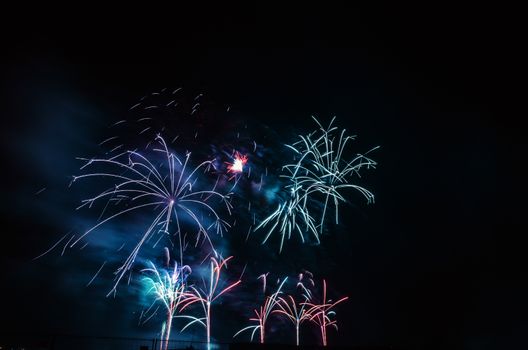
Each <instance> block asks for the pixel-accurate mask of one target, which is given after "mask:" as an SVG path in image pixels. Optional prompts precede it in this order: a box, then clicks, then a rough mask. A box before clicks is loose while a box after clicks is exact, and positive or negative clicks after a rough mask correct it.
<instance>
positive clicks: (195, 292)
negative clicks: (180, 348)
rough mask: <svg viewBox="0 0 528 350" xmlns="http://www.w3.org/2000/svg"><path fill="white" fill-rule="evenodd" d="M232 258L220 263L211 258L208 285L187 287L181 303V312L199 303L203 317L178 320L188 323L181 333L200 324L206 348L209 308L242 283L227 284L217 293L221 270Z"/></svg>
mask: <svg viewBox="0 0 528 350" xmlns="http://www.w3.org/2000/svg"><path fill="white" fill-rule="evenodd" d="M232 258H233V257H232V256H230V257H228V258H226V259H222V260H221V261H220V263H219V262H218V261H217V260H216V259H215V258H213V257H212V258H211V263H210V274H209V285H208V286H207V285H206V283H205V281H204V288H196V287H194V286H189V289H188V294H187V296H186V298H185V301H184V302H183V305H182V307H181V310H180V311H183V310H184V309H186V308H187V307H189V306H190V305H192V304H195V303H199V304H200V306H201V307H202V311H203V317H194V316H190V315H180V316H177V317H179V318H186V319H189V320H190V321H189V322H188V323H187V324H186V325H185V326H184V327H183V328H182V330H181V331H182V332H183V331H184V330H185V329H186V328H188V327H190V326H191V325H193V324H200V325H202V326H204V327H205V329H206V333H207V348H208V349H209V348H210V344H211V306H212V304H213V303H214V302H215V301H216V300H217V299H218V298H219V297H220V296H222V295H223V294H225V293H227V292H229V291H230V290H231V289H233V288H235V287H236V286H237V285H239V284H240V283H241V282H242V281H241V280H240V279H239V280H237V281H236V282H234V283H231V284H229V285H228V286H227V287H225V288H223V289H222V290H221V291H219V292H217V289H218V284H219V282H220V277H221V273H222V269H223V268H224V267H227V262H228V261H229V260H231V259H232Z"/></svg>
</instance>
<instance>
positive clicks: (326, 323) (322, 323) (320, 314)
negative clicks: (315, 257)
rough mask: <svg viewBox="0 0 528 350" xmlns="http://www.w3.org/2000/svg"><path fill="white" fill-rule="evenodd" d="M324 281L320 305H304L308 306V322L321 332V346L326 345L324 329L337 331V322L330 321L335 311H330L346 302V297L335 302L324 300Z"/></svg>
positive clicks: (324, 282)
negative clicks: (328, 328)
mask: <svg viewBox="0 0 528 350" xmlns="http://www.w3.org/2000/svg"><path fill="white" fill-rule="evenodd" d="M326 296H327V295H326V281H325V280H323V299H322V300H321V303H320V304H315V303H311V302H305V303H304V304H305V305H306V306H308V311H307V313H308V314H309V315H310V321H312V322H314V323H315V324H317V325H318V326H319V330H320V332H321V341H322V343H323V346H326V345H327V338H326V329H327V327H330V326H332V327H334V328H335V329H336V330H337V321H336V320H335V319H332V317H334V316H335V311H333V310H332V309H333V308H334V307H335V306H336V305H337V304H339V303H342V302H343V301H345V300H347V299H348V297H344V298H341V299H339V300H337V301H335V302H332V300H327V299H326Z"/></svg>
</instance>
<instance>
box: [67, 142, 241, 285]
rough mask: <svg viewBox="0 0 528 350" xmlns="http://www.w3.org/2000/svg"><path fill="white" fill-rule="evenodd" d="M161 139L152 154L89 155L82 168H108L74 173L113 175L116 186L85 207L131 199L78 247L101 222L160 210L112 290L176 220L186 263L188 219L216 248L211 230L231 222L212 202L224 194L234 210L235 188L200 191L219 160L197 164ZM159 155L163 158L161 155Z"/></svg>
mask: <svg viewBox="0 0 528 350" xmlns="http://www.w3.org/2000/svg"><path fill="white" fill-rule="evenodd" d="M155 141H156V142H155V145H154V146H153V148H152V149H150V150H151V151H152V153H151V154H148V155H143V154H141V153H139V152H138V151H126V152H122V153H120V154H117V155H115V156H112V157H111V158H100V159H99V158H95V159H89V160H87V162H86V164H85V165H83V166H82V167H81V170H84V169H86V168H88V167H90V166H95V165H96V164H99V165H101V166H103V167H104V168H103V170H100V171H96V172H93V173H87V174H83V175H79V176H75V177H74V178H73V181H77V180H80V179H84V178H88V177H98V178H108V179H111V180H112V181H113V182H114V183H113V185H112V186H111V187H110V188H108V189H106V190H104V191H103V192H101V193H99V194H97V195H96V196H95V197H92V198H90V199H86V200H83V203H82V205H81V206H79V208H81V207H92V205H94V203H95V202H98V201H105V200H106V201H107V205H108V203H110V202H115V204H116V205H119V204H121V203H126V207H125V208H124V209H122V210H119V211H118V212H117V213H115V214H112V215H108V216H106V217H104V218H103V216H104V210H103V213H101V218H102V219H101V221H99V222H98V223H97V224H96V225H95V226H93V227H92V228H90V229H89V230H87V231H86V232H85V233H84V234H82V235H81V236H80V237H78V238H77V240H75V241H74V242H73V243H72V244H71V245H70V247H73V246H74V245H75V244H76V243H78V242H79V241H80V240H81V239H82V238H84V237H85V236H86V235H88V234H89V233H90V232H92V231H94V230H95V229H97V228H98V227H100V226H101V225H103V224H105V223H106V222H108V221H110V220H112V219H115V218H117V217H120V216H122V215H124V214H128V213H131V212H138V211H140V210H145V209H149V208H150V209H152V211H154V213H155V214H153V216H154V219H153V220H152V221H151V223H150V225H149V227H148V229H147V230H146V231H145V232H144V233H143V234H142V236H141V239H140V240H139V242H137V244H136V245H135V247H134V249H133V250H132V251H131V253H130V254H129V256H128V257H127V259H126V260H125V261H124V262H123V264H122V265H121V266H120V267H119V268H118V269H117V271H116V272H115V274H116V281H115V284H114V286H113V288H112V290H111V291H110V292H109V293H108V295H110V293H112V292H115V291H116V287H117V285H118V284H119V281H120V280H121V279H122V278H123V276H124V275H125V273H126V272H127V271H129V270H130V269H131V267H132V266H133V264H134V262H135V260H136V257H137V255H138V253H139V251H140V249H141V247H142V245H143V244H144V243H145V242H146V241H147V240H148V239H149V238H150V237H151V236H152V235H154V234H155V233H161V234H163V233H164V234H169V230H170V229H171V227H170V224H171V223H173V222H174V223H175V231H174V232H173V234H174V235H176V236H178V240H179V248H180V265H182V263H183V249H184V248H183V247H184V244H183V242H182V230H181V222H182V220H183V219H187V220H189V219H190V222H191V223H192V224H194V226H195V227H196V228H197V235H196V245H198V243H199V241H200V239H201V238H203V240H204V241H207V242H208V243H209V244H210V246H211V249H212V250H213V252H215V251H214V246H213V244H212V242H211V239H210V237H209V230H210V229H211V228H213V229H214V230H215V231H216V233H218V234H222V233H223V232H224V231H225V230H227V228H228V227H229V224H228V223H227V222H226V221H225V220H223V219H222V218H221V217H220V215H219V214H218V213H217V211H216V210H215V208H214V205H213V204H212V203H211V201H212V199H213V198H216V199H218V200H219V202H221V203H222V205H223V206H225V207H226V208H227V211H228V212H229V214H231V211H230V208H231V206H230V203H229V201H228V200H229V193H228V194H221V193H219V192H218V191H217V190H216V185H214V186H212V188H211V189H208V190H195V184H196V182H197V181H198V176H199V175H200V174H202V173H207V172H209V171H210V169H211V167H212V163H213V161H203V162H201V163H200V164H198V166H196V167H194V168H191V167H190V157H191V153H190V152H187V153H186V155H185V159H183V161H182V160H181V159H180V158H179V157H178V156H176V155H175V154H174V153H172V152H170V151H169V149H168V147H167V144H166V143H165V140H164V139H163V137H161V136H160V135H158V136H157V137H156V139H155ZM156 155H157V156H158V157H155V156H156ZM159 155H161V159H162V163H161V164H160V165H159V166H156V165H155V164H157V162H158V159H159ZM79 208H77V209H79ZM105 209H106V206H105ZM152 211H151V212H152ZM204 216H206V217H210V218H212V223H211V224H207V223H206V222H205V221H204V219H203V218H204ZM160 238H161V237H160Z"/></svg>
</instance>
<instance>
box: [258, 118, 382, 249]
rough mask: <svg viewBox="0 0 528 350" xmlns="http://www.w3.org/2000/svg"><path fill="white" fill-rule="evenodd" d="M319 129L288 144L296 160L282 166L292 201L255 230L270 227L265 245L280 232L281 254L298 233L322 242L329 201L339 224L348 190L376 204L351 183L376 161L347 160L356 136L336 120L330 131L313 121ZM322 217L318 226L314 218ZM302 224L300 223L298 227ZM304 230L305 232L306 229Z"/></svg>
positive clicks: (283, 203) (364, 155)
mask: <svg viewBox="0 0 528 350" xmlns="http://www.w3.org/2000/svg"><path fill="white" fill-rule="evenodd" d="M313 119H314V120H315V122H316V123H317V125H318V126H319V129H317V130H316V131H314V132H312V133H310V134H308V135H306V136H302V135H301V136H299V137H300V140H299V141H297V142H295V143H293V144H291V145H286V146H287V147H288V148H289V149H290V150H292V151H293V152H294V154H295V157H296V161H295V162H294V163H291V164H286V165H284V166H283V168H282V169H283V171H284V172H285V174H283V175H281V177H283V178H285V179H286V181H287V184H286V185H285V186H284V189H283V190H284V192H285V193H289V199H288V200H286V201H283V202H281V203H280V204H279V206H278V208H277V210H275V211H274V212H273V213H272V214H270V215H269V216H268V217H266V218H265V219H264V220H262V221H261V222H260V224H259V225H258V226H257V227H256V228H255V230H257V229H259V228H262V227H265V226H267V225H271V228H270V229H269V231H268V233H267V235H266V236H265V238H264V240H263V243H265V242H266V241H267V240H268V238H269V237H270V235H271V234H272V233H273V232H274V231H275V230H277V231H278V232H279V234H280V235H281V240H280V248H279V250H280V251H282V248H283V243H284V240H285V238H286V237H287V238H288V239H289V238H290V237H291V234H292V232H293V231H297V232H298V233H299V235H300V237H301V240H302V241H303V242H304V241H305V237H304V233H305V232H310V233H311V234H312V235H313V237H314V238H315V240H316V242H317V243H319V240H320V238H319V236H320V234H321V233H322V232H323V227H324V222H325V218H326V214H327V211H328V206H329V202H330V201H331V202H333V203H334V209H335V222H336V224H337V223H338V222H339V219H338V218H339V216H338V206H339V203H340V202H345V201H346V197H345V196H344V194H343V193H342V192H343V191H344V190H346V189H349V188H351V189H355V190H357V191H359V193H360V194H361V195H362V196H363V197H365V199H366V200H367V203H371V202H373V201H374V195H373V194H372V192H370V191H369V190H367V189H366V188H364V187H362V186H359V185H356V184H353V183H350V179H351V177H352V176H353V175H354V174H355V175H357V176H358V177H359V176H360V170H361V169H363V168H367V169H369V168H371V167H372V168H373V167H375V165H376V162H375V161H373V160H372V159H370V158H368V157H366V154H368V153H369V152H371V151H373V150H374V149H376V148H377V147H375V148H373V149H371V150H370V151H368V152H367V153H365V154H357V155H356V156H355V157H353V158H352V159H351V160H344V159H343V156H344V153H345V152H344V151H345V147H346V146H347V144H348V142H349V141H350V140H353V139H354V136H346V135H345V132H346V130H345V129H343V130H341V131H340V132H339V131H338V128H337V127H335V126H333V123H334V120H335V117H334V118H333V119H332V121H331V122H330V124H329V125H328V127H327V128H324V127H323V126H322V125H321V124H320V123H319V122H318V121H317V119H315V118H313ZM315 203H322V212H321V213H319V211H318V209H317V205H315ZM316 213H317V214H320V219H319V220H318V222H319V223H318V224H316V221H315V219H314V217H315V216H316ZM299 221H301V224H299ZM303 228H304V230H303Z"/></svg>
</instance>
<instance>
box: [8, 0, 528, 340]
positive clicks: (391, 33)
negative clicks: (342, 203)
mask: <svg viewBox="0 0 528 350" xmlns="http://www.w3.org/2000/svg"><path fill="white" fill-rule="evenodd" d="M224 10H226V9H224ZM227 10H233V11H227V14H225V15H220V13H217V14H214V13H213V12H214V11H212V13H211V14H207V15H206V14H204V13H202V12H195V11H190V10H189V11H188V12H184V11H180V12H176V13H175V14H174V18H171V16H168V17H169V18H167V17H165V16H161V15H160V14H159V12H154V13H153V14H151V13H150V12H149V13H145V14H143V15H142V16H140V17H128V16H125V15H124V14H122V15H121V16H117V17H116V16H113V15H110V14H107V15H101V17H100V18H99V17H92V16H87V18H86V19H83V20H81V19H80V18H77V17H69V18H68V19H66V20H64V19H62V20H61V21H52V20H49V21H48V20H46V18H42V17H41V18H39V19H34V20H33V19H26V20H27V22H26V21H23V20H21V21H14V22H15V23H14V24H12V25H10V24H4V25H3V28H2V30H3V31H4V36H5V39H6V40H5V43H4V44H3V45H5V46H6V48H7V50H6V51H5V53H4V57H3V60H2V61H3V64H2V77H3V78H2V99H3V100H4V102H3V103H2V123H3V127H2V143H3V144H2V169H3V170H2V173H1V176H2V183H3V184H4V189H3V191H2V197H3V200H2V201H1V203H2V222H3V224H2V228H3V230H2V231H3V232H2V235H1V237H2V238H1V239H2V241H1V245H0V249H1V263H2V264H1V266H2V267H1V269H0V270H1V271H2V272H1V275H0V277H1V278H0V280H1V281H2V295H3V298H2V301H3V305H2V315H3V316H2V332H8V333H9V332H16V333H24V334H27V333H38V334H49V333H65V334H83V335H115V336H130V337H134V336H141V337H143V336H146V337H149V336H150V335H149V334H152V333H153V332H155V331H156V329H157V325H155V326H150V327H147V328H146V329H143V330H142V331H141V332H139V331H138V330H137V329H138V328H137V327H135V322H136V320H137V315H132V314H131V312H137V311H138V309H137V308H134V306H130V305H125V304H126V303H125V301H124V300H123V299H124V298H122V299H119V298H118V299H116V300H114V299H106V298H104V294H105V293H104V292H103V291H102V290H103V289H104V288H105V287H104V286H102V287H101V288H100V289H97V288H92V289H90V288H84V285H85V284H86V278H88V279H89V276H91V275H92V274H93V271H94V269H97V266H98V265H97V263H94V262H93V261H92V260H90V259H89V258H88V257H86V256H84V257H83V256H82V255H80V256H72V255H70V256H68V254H65V256H63V257H59V255H60V252H59V253H57V252H55V254H54V255H52V256H50V257H46V258H44V259H42V260H37V261H35V262H33V261H31V259H32V258H33V257H34V256H36V255H38V254H39V253H40V252H42V251H44V250H45V249H46V248H47V247H49V246H50V245H51V244H53V242H55V241H56V240H57V238H58V237H60V236H61V235H63V234H64V233H65V232H66V231H67V230H68V226H69V225H70V223H71V221H72V217H71V216H73V215H77V214H76V213H75V212H74V211H73V210H71V211H68V210H66V209H65V208H71V209H73V208H74V207H75V205H76V203H77V200H78V198H76V197H75V196H74V195H73V194H72V195H70V192H69V190H68V189H67V188H66V187H67V186H66V185H67V183H68V181H69V178H68V176H70V175H71V174H73V173H75V172H76V169H77V168H78V163H76V162H75V159H74V158H75V157H77V156H83V155H86V154H90V153H92V152H93V151H94V146H95V144H96V143H97V142H98V141H99V140H101V139H103V138H104V136H106V134H105V133H106V129H105V128H106V126H107V125H108V124H109V123H111V122H114V121H116V120H119V119H120V117H119V115H121V114H124V113H126V111H127V109H128V107H129V106H130V105H132V104H134V103H135V101H136V100H137V99H138V98H139V97H141V96H142V95H144V94H145V93H148V92H151V91H155V90H159V89H161V88H164V87H178V86H184V87H185V88H186V89H189V91H192V92H196V93H199V92H205V93H206V94H207V96H208V97H209V98H210V99H211V100H213V101H215V102H216V103H218V104H222V105H229V106H231V107H232V108H233V109H234V110H236V111H237V113H238V116H239V117H240V116H242V118H247V119H248V120H252V121H257V122H258V123H259V124H261V125H266V126H269V127H270V128H271V129H273V130H276V131H277V133H278V134H279V135H281V137H282V136H284V137H288V136H289V135H292V133H296V132H299V131H302V130H311V128H312V122H311V119H310V116H311V115H317V116H318V117H320V118H321V119H322V120H325V121H329V120H330V118H331V117H332V116H334V115H335V116H337V118H338V119H337V120H338V122H339V123H340V125H342V126H343V127H345V128H347V129H348V130H351V131H352V132H353V133H357V134H358V135H359V140H358V145H359V146H358V147H363V150H365V149H367V148H368V147H370V146H374V145H380V146H381V149H380V150H379V151H378V152H377V153H376V156H375V159H376V160H377V161H378V163H379V166H378V168H377V170H376V171H374V172H369V173H368V175H367V177H366V178H365V183H367V184H368V186H369V188H370V189H371V190H372V191H373V192H374V193H375V195H376V203H375V205H373V206H361V205H360V206H359V208H357V207H353V206H348V207H346V208H345V209H343V210H342V211H341V214H342V216H343V217H345V218H344V220H343V222H342V225H341V226H342V227H341V228H339V229H336V230H337V231H339V232H337V233H336V235H334V236H330V237H326V240H325V242H324V243H323V245H322V246H321V247H319V249H320V250H319V252H317V253H314V254H313V252H314V250H309V249H306V250H302V253H303V254H313V255H310V256H308V255H303V254H298V255H300V257H298V256H294V257H292V259H299V260H300V261H302V263H306V264H311V265H313V266H312V267H311V269H314V270H316V271H318V272H319V273H320V274H325V275H326V277H327V278H328V280H330V281H333V283H334V285H335V286H336V289H337V290H338V291H339V292H340V293H341V294H346V295H348V296H349V297H350V301H349V302H348V303H347V304H344V305H343V306H342V308H341V309H340V310H339V322H340V327H341V330H340V333H339V335H336V334H334V333H332V334H331V336H330V339H331V341H333V342H335V343H337V344H341V345H343V344H360V345H396V346H403V347H409V348H467V349H485V348H501V347H507V346H508V345H509V346H513V345H515V344H517V343H518V342H521V340H522V339H521V338H522V337H523V335H524V334H526V331H527V326H528V322H527V321H526V317H525V316H523V315H526V314H527V311H528V310H527V303H526V301H525V300H524V299H525V296H526V289H525V288H524V284H525V283H524V280H525V279H526V270H525V269H524V267H525V266H526V253H525V248H526V243H527V240H526V238H525V236H524V235H523V232H522V231H521V229H520V227H519V226H518V225H517V222H516V221H517V220H518V219H519V218H520V215H521V212H522V209H521V208H523V206H524V205H523V204H522V195H521V194H520V193H521V192H523V191H522V190H523V187H524V186H519V185H517V182H516V181H515V180H516V179H522V177H523V175H522V174H523V172H522V170H521V169H522V163H523V162H524V159H525V155H522V156H518V155H517V152H519V151H520V150H523V149H524V145H525V136H524V134H523V133H522V129H521V128H520V127H519V126H518V125H517V123H516V122H515V121H516V120H517V118H518V117H519V114H521V115H522V114H523V113H518V112H516V111H513V108H512V107H513V105H514V102H515V101H518V100H519V99H520V98H521V96H520V95H521V94H520V92H518V90H517V84H516V83H517V79H519V78H517V77H518V74H519V72H518V71H517V68H516V67H517V66H516V64H517V63H518V62H519V60H520V57H519V56H517V52H518V49H517V46H518V44H520V43H518V42H517V35H518V34H517V33H518V30H519V28H517V27H518V25H516V23H517V22H516V20H515V18H513V17H510V16H509V15H507V14H505V13H504V11H498V10H497V9H493V8H480V7H470V6H468V7H467V8H447V7H446V8H385V9H376V10H375V11H373V10H372V9H369V10H367V9H363V8H355V9H354V8H351V9H346V10H345V9H343V10H341V11H338V10H337V11H332V12H328V13H324V14H323V13H318V11H316V10H315V9H314V11H313V12H312V14H310V15H300V14H299V13H296V12H293V13H288V14H286V13H285V12H280V13H279V12H278V11H272V10H269V9H258V10H256V9H246V10H247V12H246V13H245V14H244V15H239V12H237V11H235V10H240V9H227ZM166 15H167V14H166ZM29 22H31V24H32V25H31V26H30V25H29ZM9 33H11V34H9ZM284 142H286V141H284ZM519 153H521V152H519ZM519 183H520V182H519ZM43 187H46V188H47V189H46V191H44V192H43V193H42V194H41V195H39V196H35V195H34V193H35V192H37V191H39V190H40V189H41V188H43ZM516 193H519V195H516ZM283 261H284V257H281V258H278V260H277V261H275V262H270V264H275V266H277V265H278V264H279V265H280V263H282V262H283ZM298 265H299V264H296V263H294V262H293V263H291V266H288V268H293V269H295V268H296V267H299V266H298ZM292 266H293V267H292ZM86 271H88V272H86ZM87 276H88V277H87ZM246 311H247V310H244V311H240V312H239V314H238V315H237V316H236V317H240V318H241V319H242V320H243V319H244V318H245V317H246V316H247V312H246ZM29 320H31V321H29ZM226 327H227V326H226ZM149 332H150V333H149ZM229 332H231V329H230V330H229ZM226 333H227V330H226ZM197 334H199V332H197ZM231 334H232V333H229V334H226V335H225V336H224V335H218V338H219V340H221V341H229V340H230V337H231Z"/></svg>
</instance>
